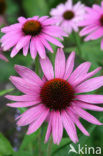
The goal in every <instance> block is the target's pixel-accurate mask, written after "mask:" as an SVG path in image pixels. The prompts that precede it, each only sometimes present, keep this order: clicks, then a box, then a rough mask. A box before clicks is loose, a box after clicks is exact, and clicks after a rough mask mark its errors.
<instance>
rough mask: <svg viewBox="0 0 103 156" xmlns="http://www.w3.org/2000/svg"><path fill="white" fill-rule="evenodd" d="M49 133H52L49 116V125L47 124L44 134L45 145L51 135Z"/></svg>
mask: <svg viewBox="0 0 103 156" xmlns="http://www.w3.org/2000/svg"><path fill="white" fill-rule="evenodd" d="M51 132H52V122H51V116H50V120H49V123H48V128H47V132H46V136H45V143H47V142H48V140H49V137H50V135H51Z"/></svg>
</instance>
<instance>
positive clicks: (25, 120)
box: [17, 105, 44, 126]
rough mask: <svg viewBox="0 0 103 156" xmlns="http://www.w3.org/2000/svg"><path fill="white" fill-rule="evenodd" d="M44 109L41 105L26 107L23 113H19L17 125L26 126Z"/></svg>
mask: <svg viewBox="0 0 103 156" xmlns="http://www.w3.org/2000/svg"><path fill="white" fill-rule="evenodd" d="M43 110H44V107H43V105H38V106H35V107H33V108H30V109H28V110H27V111H25V112H24V113H23V114H21V115H20V119H19V120H18V122H17V125H18V126H26V125H28V124H30V123H32V122H33V121H35V120H36V119H37V118H38V117H39V116H40V115H41V113H42V111H43Z"/></svg>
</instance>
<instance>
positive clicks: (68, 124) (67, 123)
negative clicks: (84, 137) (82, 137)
mask: <svg viewBox="0 0 103 156" xmlns="http://www.w3.org/2000/svg"><path fill="white" fill-rule="evenodd" d="M61 118H62V122H63V125H64V128H65V129H66V131H67V133H68V135H69V137H70V139H71V140H72V141H73V142H74V143H77V142H78V137H77V134H76V128H75V125H74V123H73V122H72V120H71V118H70V117H69V115H68V114H67V113H66V112H65V111H62V113H61Z"/></svg>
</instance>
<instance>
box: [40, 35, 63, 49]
mask: <svg viewBox="0 0 103 156" xmlns="http://www.w3.org/2000/svg"><path fill="white" fill-rule="evenodd" d="M42 36H43V37H44V38H45V39H46V40H48V41H49V42H51V43H53V44H54V45H56V46H58V47H61V48H63V47H64V46H63V44H62V43H61V42H59V41H58V40H57V39H55V38H53V37H51V36H49V35H46V34H43V35H42Z"/></svg>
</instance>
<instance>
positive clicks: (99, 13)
mask: <svg viewBox="0 0 103 156" xmlns="http://www.w3.org/2000/svg"><path fill="white" fill-rule="evenodd" d="M79 25H80V26H82V27H84V28H83V29H82V30H81V32H80V35H81V36H85V35H87V37H86V38H85V41H89V40H96V39H98V38H102V40H101V49H103V2H102V3H101V6H99V5H96V4H94V5H93V7H92V8H89V7H86V14H85V18H84V20H83V21H81V22H80V24H79Z"/></svg>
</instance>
